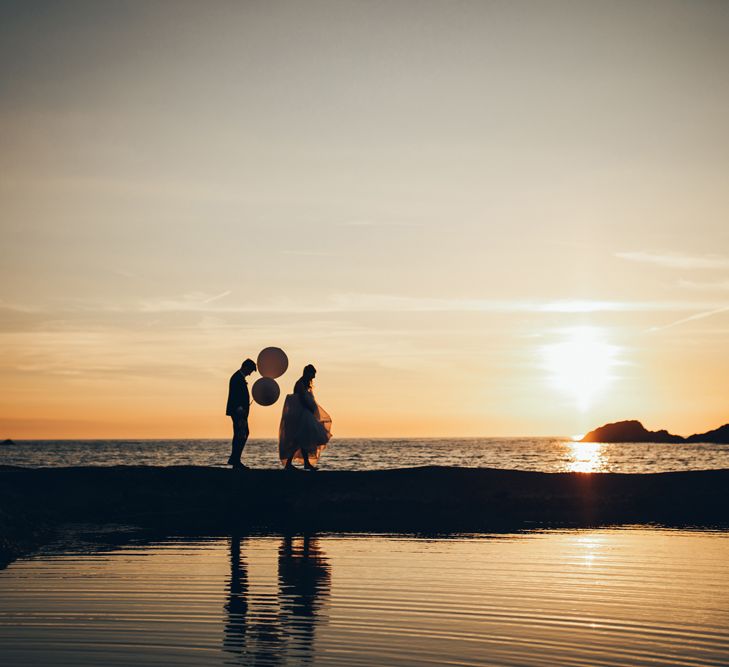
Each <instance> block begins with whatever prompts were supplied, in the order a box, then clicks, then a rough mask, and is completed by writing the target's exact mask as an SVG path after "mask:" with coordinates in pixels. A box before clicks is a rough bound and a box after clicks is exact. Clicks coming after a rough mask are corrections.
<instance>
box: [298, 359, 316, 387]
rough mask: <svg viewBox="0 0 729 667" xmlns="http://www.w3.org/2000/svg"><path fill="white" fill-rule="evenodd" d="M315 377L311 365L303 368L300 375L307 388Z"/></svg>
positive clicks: (314, 369)
mask: <svg viewBox="0 0 729 667" xmlns="http://www.w3.org/2000/svg"><path fill="white" fill-rule="evenodd" d="M315 375H316V368H314V366H313V365H312V364H307V365H306V366H304V372H303V373H302V374H301V377H302V378H303V379H304V380H305V381H306V384H307V386H308V387H311V381H312V380H313V379H314V376H315Z"/></svg>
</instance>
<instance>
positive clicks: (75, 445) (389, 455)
mask: <svg viewBox="0 0 729 667" xmlns="http://www.w3.org/2000/svg"><path fill="white" fill-rule="evenodd" d="M229 453H230V441H228V440H24V441H18V442H16V443H15V444H12V445H2V444H0V465H12V466H28V467H58V466H117V465H134V466H173V465H192V466H215V467H224V466H225V464H226V462H227V459H228V455H229ZM243 460H244V462H245V464H246V465H248V466H250V467H252V468H279V467H281V464H280V461H279V459H278V445H277V443H276V441H274V440H255V439H253V440H250V441H249V442H248V444H247V445H246V448H245V452H244V456H243ZM430 465H439V466H463V467H471V468H502V469H508V470H534V471H541V472H624V473H656V472H672V471H680V470H709V469H717V468H729V445H715V444H708V443H692V444H683V443H682V444H659V443H629V442H623V443H582V442H575V441H573V440H571V439H570V438H407V439H394V438H387V439H386V438H382V439H373V438H337V439H333V440H332V441H331V442H330V444H329V446H328V447H327V449H326V450H325V452H324V454H323V455H322V458H321V461H320V468H321V469H322V470H379V469H387V468H408V467H413V466H430Z"/></svg>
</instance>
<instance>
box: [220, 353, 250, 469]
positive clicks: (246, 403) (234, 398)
mask: <svg viewBox="0 0 729 667" xmlns="http://www.w3.org/2000/svg"><path fill="white" fill-rule="evenodd" d="M255 370H256V363H255V362H254V361H253V359H246V360H245V361H244V362H243V363H242V364H241V366H240V369H239V370H237V371H236V372H235V373H233V375H231V376H230V383H229V384H228V404H227V405H226V407H225V414H226V415H228V416H229V417H230V418H231V419H232V420H233V442H232V443H231V452H230V458H228V465H229V466H233V467H234V468H245V467H246V466H244V465H243V463H242V462H241V460H240V457H241V454H243V448H244V447H245V446H246V441H247V440H248V413H249V412H250V409H251V397H250V394H249V393H248V382H246V378H247V377H248V376H249V375H250V374H251V373H252V372H253V371H255Z"/></svg>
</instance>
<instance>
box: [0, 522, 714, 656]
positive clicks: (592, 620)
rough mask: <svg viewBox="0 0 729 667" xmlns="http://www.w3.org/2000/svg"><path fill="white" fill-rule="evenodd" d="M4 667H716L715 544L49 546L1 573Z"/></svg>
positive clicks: (618, 537)
mask: <svg viewBox="0 0 729 667" xmlns="http://www.w3.org/2000/svg"><path fill="white" fill-rule="evenodd" d="M0 647H1V654H0V655H2V664H3V665H7V666H8V667H10V666H11V665H102V664H103V665H162V664H166V665H169V664H175V665H226V664H228V665H238V664H239V665H302V664H316V665H345V666H346V665H373V666H375V665H376V666H378V667H380V666H382V665H416V664H418V665H425V664H430V665H446V664H448V665H550V666H552V665H656V664H658V665H666V664H675V665H727V664H729V536H728V535H727V534H725V533H716V532H690V531H668V530H649V529H622V530H616V529H611V530H586V531H569V532H548V533H527V534H520V535H511V536H501V535H494V536H488V535H487V536H480V537H462V538H453V539H432V540H426V539H415V538H402V537H400V538H398V537H388V536H368V537H357V536H354V537H352V536H349V537H340V536H325V537H319V538H309V539H304V538H301V537H297V538H282V537H250V538H244V539H240V538H234V539H231V538H225V539H217V538H216V539H175V540H166V541H161V542H156V543H138V544H132V545H127V546H121V547H120V546H116V547H111V548H109V549H107V550H99V549H98V548H97V549H93V548H79V547H78V545H77V546H76V548H69V546H68V544H66V545H64V546H62V548H61V550H60V552H59V553H57V554H56V553H54V552H53V550H51V551H50V552H47V553H46V554H41V555H38V556H35V557H33V558H30V559H26V560H21V561H16V562H15V563H13V564H11V565H10V566H9V567H8V568H7V569H6V570H3V571H0Z"/></svg>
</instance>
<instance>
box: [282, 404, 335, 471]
mask: <svg viewBox="0 0 729 667" xmlns="http://www.w3.org/2000/svg"><path fill="white" fill-rule="evenodd" d="M312 410H313V412H312ZM331 437H332V419H331V417H330V416H329V415H328V414H327V412H326V410H324V408H322V407H321V406H320V405H318V404H317V402H316V400H315V399H314V394H313V393H312V392H311V391H306V392H294V393H293V394H289V395H288V396H286V400H285V401H284V407H283V414H282V415H281V426H280V427H279V437H278V455H279V458H280V459H281V463H282V464H284V465H286V463H287V462H288V460H289V459H290V458H291V455H292V454H293V457H294V458H293V460H294V461H298V462H301V463H303V462H304V456H303V454H302V453H301V452H302V450H303V451H305V452H306V453H307V455H308V457H309V463H310V464H311V465H313V466H314V465H316V464H317V462H318V461H319V457H320V456H321V453H322V451H324V449H325V448H326V446H327V443H328V442H329V440H330V438H331Z"/></svg>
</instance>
